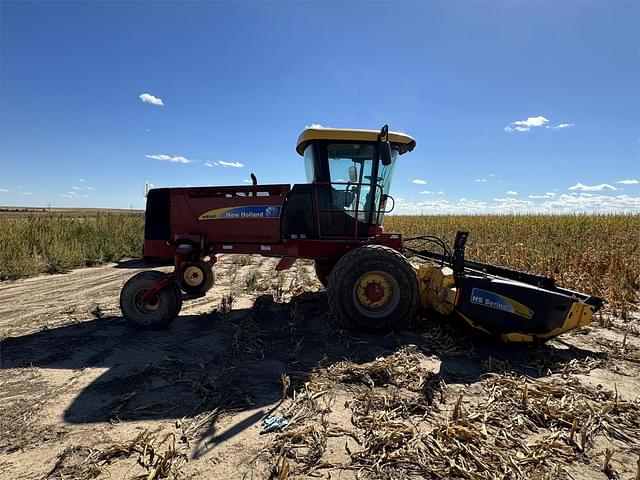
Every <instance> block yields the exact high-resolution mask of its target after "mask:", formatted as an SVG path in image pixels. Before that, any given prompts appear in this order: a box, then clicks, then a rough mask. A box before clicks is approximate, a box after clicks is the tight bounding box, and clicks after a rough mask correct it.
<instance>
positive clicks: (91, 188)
mask: <svg viewBox="0 0 640 480" xmlns="http://www.w3.org/2000/svg"><path fill="white" fill-rule="evenodd" d="M84 188H86V189H87V190H94V188H93V187H90V186H89V185H87V186H86V187H84Z"/></svg>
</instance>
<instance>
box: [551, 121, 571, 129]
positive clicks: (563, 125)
mask: <svg viewBox="0 0 640 480" xmlns="http://www.w3.org/2000/svg"><path fill="white" fill-rule="evenodd" d="M570 127H573V123H560V124H558V125H556V126H555V127H553V129H554V130H559V129H561V128H570Z"/></svg>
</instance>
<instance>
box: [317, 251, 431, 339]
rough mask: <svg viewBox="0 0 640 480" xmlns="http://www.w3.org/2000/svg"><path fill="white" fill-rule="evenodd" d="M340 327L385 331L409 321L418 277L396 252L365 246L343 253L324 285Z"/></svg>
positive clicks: (414, 309)
mask: <svg viewBox="0 0 640 480" xmlns="http://www.w3.org/2000/svg"><path fill="white" fill-rule="evenodd" d="M327 297H328V300H329V308H330V309H331V313H332V314H333V316H334V317H335V319H336V321H337V323H338V324H339V325H340V326H343V327H346V328H349V329H352V330H358V331H363V332H371V333H385V332H389V331H391V330H394V329H396V328H398V327H401V326H402V325H405V324H407V323H409V322H410V320H411V319H412V318H413V316H414V315H415V312H416V309H417V307H418V276H417V275H416V272H415V270H414V268H413V267H412V266H411V264H410V263H409V262H408V260H407V259H406V258H405V257H404V256H403V255H402V254H401V253H399V252H397V251H395V250H393V249H392V248H389V247H385V246H382V245H366V246H364V247H360V248H357V249H355V250H352V251H351V252H349V253H347V254H346V255H344V256H343V257H342V258H341V259H340V260H339V261H338V263H337V264H336V266H335V268H334V269H333V271H332V272H331V276H330V278H329V285H328V287H327Z"/></svg>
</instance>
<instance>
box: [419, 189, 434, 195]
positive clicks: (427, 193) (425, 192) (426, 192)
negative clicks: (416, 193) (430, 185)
mask: <svg viewBox="0 0 640 480" xmlns="http://www.w3.org/2000/svg"><path fill="white" fill-rule="evenodd" d="M420 193H423V194H425V195H429V194H430V193H433V192H432V191H431V190H423V191H421V192H420Z"/></svg>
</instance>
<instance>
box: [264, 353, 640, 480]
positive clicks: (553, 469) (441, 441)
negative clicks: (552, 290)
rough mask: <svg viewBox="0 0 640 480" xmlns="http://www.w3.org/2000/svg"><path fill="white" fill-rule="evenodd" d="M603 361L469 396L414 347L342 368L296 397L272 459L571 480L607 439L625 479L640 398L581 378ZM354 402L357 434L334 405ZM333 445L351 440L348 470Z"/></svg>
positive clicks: (433, 474) (378, 472) (397, 473)
mask: <svg viewBox="0 0 640 480" xmlns="http://www.w3.org/2000/svg"><path fill="white" fill-rule="evenodd" d="M598 362H599V361H598V360H595V359H593V358H587V359H585V360H582V361H578V360H576V359H573V360H571V361H569V362H567V363H566V364H565V366H564V367H561V366H560V365H557V364H556V365H552V366H550V368H548V369H547V371H546V372H545V375H544V376H542V377H538V378H534V377H530V376H526V375H522V374H517V373H515V372H514V371H512V370H509V368H507V366H506V365H504V364H503V365H502V367H501V368H500V369H498V370H500V371H499V372H490V373H487V374H485V375H484V376H483V378H482V379H481V381H480V382H478V383H477V384H476V386H474V387H473V388H462V389H461V388H460V387H457V388H450V387H448V386H447V385H446V384H445V382H444V381H443V380H442V378H441V376H440V374H439V372H438V371H437V370H433V369H430V368H429V365H431V366H433V363H432V359H430V358H429V357H427V356H426V355H425V354H424V353H423V352H422V351H421V350H419V349H418V348H416V347H415V346H405V347H402V348H400V349H399V350H398V351H396V352H395V353H393V354H391V355H388V356H386V357H379V358H377V359H375V360H373V361H371V362H367V363H363V364H357V363H354V362H350V361H343V362H338V363H336V364H334V365H331V366H329V367H327V368H325V369H320V370H318V371H317V372H316V373H315V374H314V375H313V376H312V380H311V381H310V382H307V383H305V384H304V386H303V387H302V389H299V390H297V391H296V392H295V393H294V401H293V402H292V404H291V405H290V406H289V408H288V410H287V415H291V416H292V418H295V419H296V421H295V422H292V425H291V427H287V428H285V429H284V430H283V432H282V433H279V434H277V435H276V437H275V438H274V439H273V440H272V442H271V443H270V444H269V446H268V448H267V449H266V450H265V452H267V453H269V454H270V455H271V456H272V458H273V460H272V461H273V464H275V465H279V466H280V467H279V468H280V469H278V468H276V471H278V472H282V471H283V470H282V465H286V469H287V472H288V473H287V474H289V473H291V474H295V475H312V474H314V473H313V472H316V471H322V470H327V469H337V470H350V471H354V472H357V478H376V479H380V478H382V479H387V478H388V479H392V478H407V477H415V478H464V479H472V480H477V479H493V478H514V479H529V478H565V477H566V478H571V477H569V476H567V475H568V473H567V472H568V469H570V468H571V466H572V465H573V464H576V463H585V462H586V463H589V462H590V461H592V460H591V459H593V458H594V453H593V451H594V449H596V448H598V447H597V445H600V444H601V443H602V440H603V439H604V441H605V442H608V443H609V444H610V445H617V447H616V448H614V447H613V446H610V447H607V449H606V450H605V455H606V458H605V461H604V463H600V462H601V461H602V460H597V463H600V467H599V469H600V470H602V471H603V472H605V474H606V475H607V478H619V477H618V476H617V475H618V473H617V471H616V470H615V467H614V466H613V465H612V463H611V458H612V457H613V454H614V452H615V451H617V449H623V450H625V451H627V453H631V452H634V451H635V452H640V397H639V398H637V399H635V400H626V399H625V400H623V399H621V398H620V397H619V395H618V394H617V392H616V391H608V390H605V389H593V388H588V387H586V386H584V385H582V384H581V383H580V382H579V381H578V380H577V379H576V378H575V375H579V374H583V373H584V372H588V371H589V368H590V367H591V366H593V365H594V363H596V364H599V363H598ZM490 363H491V362H490ZM495 366H496V360H494V361H493V367H495ZM489 367H491V365H490V366H489ZM490 369H491V368H490ZM554 372H555V373H554ZM349 397H351V399H350V400H349V399H348V400H346V402H345V406H346V407H347V408H348V409H349V411H350V414H351V425H352V427H353V429H350V430H345V429H340V428H336V425H335V423H334V421H333V418H332V413H333V406H334V404H335V398H349ZM436 398H437V399H438V400H437V401H436V400H435V399H436ZM331 437H343V438H344V439H346V440H348V439H349V438H350V439H352V440H353V442H349V441H345V455H343V458H341V459H340V461H335V460H336V459H334V460H333V461H332V460H329V459H328V458H326V450H327V442H328V439H329V438H331ZM596 455H599V453H596ZM593 461H596V460H593Z"/></svg>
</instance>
